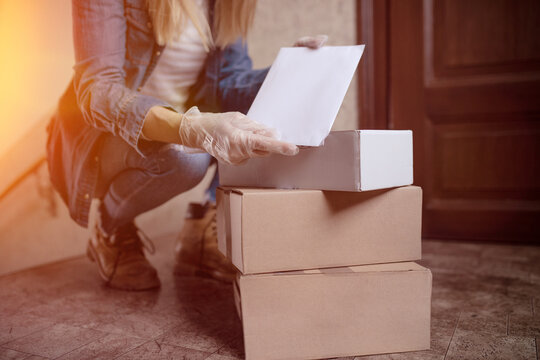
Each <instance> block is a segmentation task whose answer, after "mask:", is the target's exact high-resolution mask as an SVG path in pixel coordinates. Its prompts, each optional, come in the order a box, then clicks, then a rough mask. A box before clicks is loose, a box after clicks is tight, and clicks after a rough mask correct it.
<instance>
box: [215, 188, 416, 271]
mask: <svg viewBox="0 0 540 360" xmlns="http://www.w3.org/2000/svg"><path fill="white" fill-rule="evenodd" d="M421 219H422V189H421V188H419V187H417V186H405V187H399V188H394V189H388V190H377V191H369V192H355V193H348V192H340V191H320V190H276V189H247V188H218V192H217V226H218V246H219V250H220V251H221V252H222V253H223V254H224V255H226V256H227V257H229V259H231V261H232V262H233V264H234V265H235V266H236V267H237V268H238V269H239V270H240V271H241V272H242V273H244V274H254V273H264V272H274V271H287V270H298V269H315V268H324V267H337V266H352V265H363V264H374V263H387V262H400V261H414V260H419V259H420V258H421V227H422V226H421V225H422V224H421V222H422V220H421Z"/></svg>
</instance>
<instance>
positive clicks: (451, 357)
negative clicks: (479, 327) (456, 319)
mask: <svg viewBox="0 0 540 360" xmlns="http://www.w3.org/2000/svg"><path fill="white" fill-rule="evenodd" d="M468 359H471V360H484V359H485V360H508V359H513V360H531V359H536V346H535V340H534V338H532V337H517V336H496V335H489V334H482V333H475V332H471V331H466V330H460V329H456V332H455V333H454V337H453V338H452V342H451V344H450V347H449V348H448V353H447V355H446V359H445V360H468Z"/></svg>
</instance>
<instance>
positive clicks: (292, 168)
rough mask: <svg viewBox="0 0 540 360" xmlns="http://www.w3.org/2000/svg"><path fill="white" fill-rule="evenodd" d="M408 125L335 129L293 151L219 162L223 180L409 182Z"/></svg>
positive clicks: (337, 184)
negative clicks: (316, 144)
mask: <svg viewBox="0 0 540 360" xmlns="http://www.w3.org/2000/svg"><path fill="white" fill-rule="evenodd" d="M412 146H413V145H412V132H411V131H410V130H351V131H334V132H331V133H330V135H328V137H327V138H326V140H325V142H324V145H323V146H320V147H310V148H303V149H300V152H299V154H298V155H296V156H284V155H271V156H268V157H262V158H253V159H250V160H248V161H247V162H246V163H245V164H243V165H236V166H235V165H228V164H223V163H220V164H219V178H220V184H221V185H222V186H252V187H266V188H278V189H314V190H340V191H363V190H375V189H383V188H389V187H395V186H403V185H410V184H412V183H413V148H412Z"/></svg>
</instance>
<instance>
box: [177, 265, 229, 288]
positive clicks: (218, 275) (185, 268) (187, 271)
mask: <svg viewBox="0 0 540 360" xmlns="http://www.w3.org/2000/svg"><path fill="white" fill-rule="evenodd" d="M174 274H175V275H179V276H198V277H204V278H210V279H214V280H218V281H221V282H224V283H233V282H234V280H235V279H236V274H234V275H233V274H229V273H223V272H219V271H216V270H210V269H204V268H199V267H196V266H193V265H189V264H185V263H181V262H177V263H176V265H175V266H174Z"/></svg>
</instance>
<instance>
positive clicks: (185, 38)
mask: <svg viewBox="0 0 540 360" xmlns="http://www.w3.org/2000/svg"><path fill="white" fill-rule="evenodd" d="M205 2H206V1H204V2H203V1H201V0H199V1H197V3H198V5H199V6H204V5H206V4H205ZM203 9H206V6H204V8H203ZM207 55H208V53H207V52H206V51H205V49H204V45H203V42H202V39H201V37H200V35H199V33H198V32H197V29H196V28H195V25H193V23H192V22H191V20H189V21H188V22H187V24H186V26H185V29H184V31H183V32H182V34H181V35H180V38H179V39H178V40H177V41H174V42H172V43H168V44H167V46H166V47H165V49H164V50H163V53H162V54H161V57H160V58H159V61H158V63H157V65H156V67H155V68H154V70H153V71H152V74H150V77H149V78H148V79H147V81H146V83H145V84H144V86H143V88H142V89H141V92H142V93H143V94H147V95H151V96H153V97H157V98H158V99H160V100H163V101H166V102H167V103H169V104H170V105H172V106H173V107H174V108H175V109H176V111H178V112H181V113H183V112H185V111H186V110H187V109H186V108H185V102H186V100H187V98H188V95H189V93H188V90H189V88H190V87H191V86H192V85H194V84H195V82H196V81H197V77H198V75H199V73H200V71H201V70H202V68H203V66H204V62H205V60H206V56H207Z"/></svg>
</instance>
